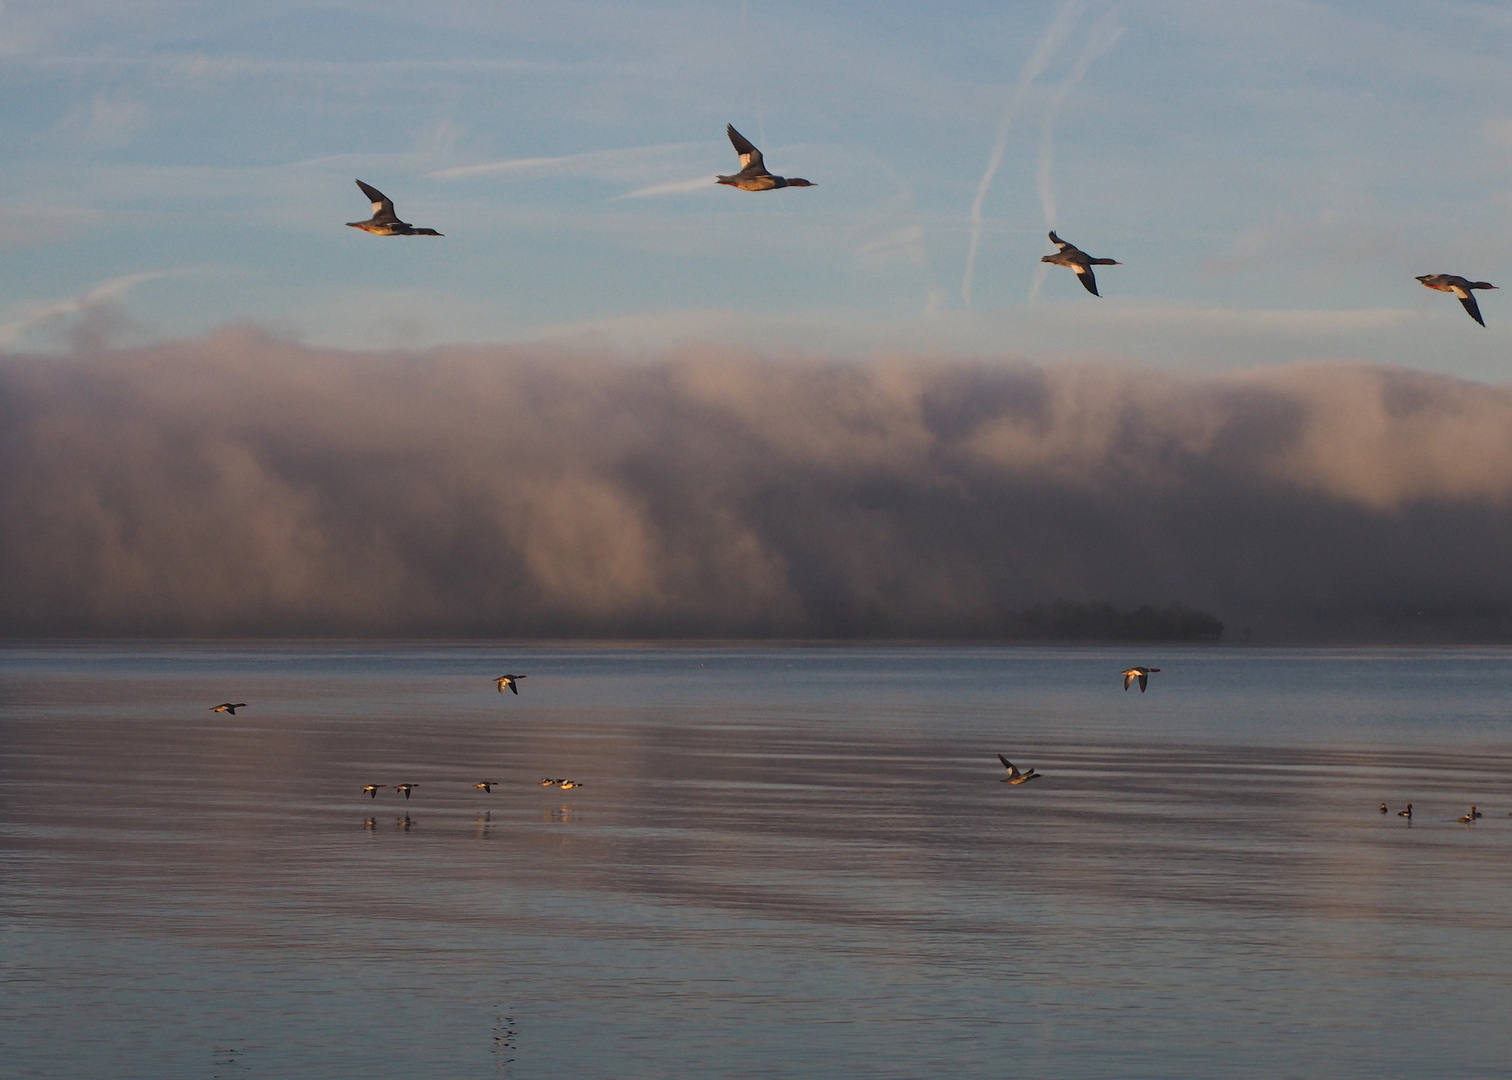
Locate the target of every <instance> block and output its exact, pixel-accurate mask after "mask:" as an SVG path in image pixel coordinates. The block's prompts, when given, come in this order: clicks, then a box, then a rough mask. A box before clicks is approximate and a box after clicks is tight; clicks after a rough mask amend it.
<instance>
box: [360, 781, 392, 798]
mask: <svg viewBox="0 0 1512 1080" xmlns="http://www.w3.org/2000/svg"><path fill="white" fill-rule="evenodd" d="M386 787H388V785H387V784H363V785H362V793H363V794H364V795H366V796H367V797H368V798H370V799H376V798H377V797H378V793H379V792H380V791H382V790H383V789H384V788H386Z"/></svg>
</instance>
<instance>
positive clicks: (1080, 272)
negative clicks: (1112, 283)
mask: <svg viewBox="0 0 1512 1080" xmlns="http://www.w3.org/2000/svg"><path fill="white" fill-rule="evenodd" d="M1072 269H1073V270H1075V271H1076V279H1077V280H1078V281H1080V282H1081V283H1082V284H1083V285H1085V286H1086V287H1087V291H1088V292H1089V293H1091V294H1092V295H1093V296H1098V297H1100V296H1102V293H1100V292H1098V291H1097V276H1096V275H1095V274H1093V273H1092V268H1091V267H1089V266H1073V267H1072Z"/></svg>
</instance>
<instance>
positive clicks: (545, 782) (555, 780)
mask: <svg viewBox="0 0 1512 1080" xmlns="http://www.w3.org/2000/svg"><path fill="white" fill-rule="evenodd" d="M566 782H567V781H565V780H563V779H561V778H560V777H554V776H543V777H541V786H542V787H551V786H552V785H554V784H565V783H566Z"/></svg>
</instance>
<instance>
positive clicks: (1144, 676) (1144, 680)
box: [1139, 672, 1150, 694]
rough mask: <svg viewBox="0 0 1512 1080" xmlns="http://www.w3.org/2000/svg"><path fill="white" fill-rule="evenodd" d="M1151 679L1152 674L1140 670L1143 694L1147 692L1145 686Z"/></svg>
mask: <svg viewBox="0 0 1512 1080" xmlns="http://www.w3.org/2000/svg"><path fill="white" fill-rule="evenodd" d="M1149 681H1150V676H1149V675H1147V674H1145V673H1144V672H1140V674H1139V692H1140V693H1141V694H1142V693H1144V692H1145V686H1146V685H1148V683H1149Z"/></svg>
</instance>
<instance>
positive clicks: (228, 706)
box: [210, 701, 247, 716]
mask: <svg viewBox="0 0 1512 1080" xmlns="http://www.w3.org/2000/svg"><path fill="white" fill-rule="evenodd" d="M246 707H247V703H246V702H245V701H238V702H236V703H235V704H232V703H231V702H229V701H223V702H221V703H220V704H219V705H216V706H214V707H212V708H211V710H210V711H211V712H228V713H230V714H231V715H232V716H235V715H236V710H237V709H245V708H246Z"/></svg>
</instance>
